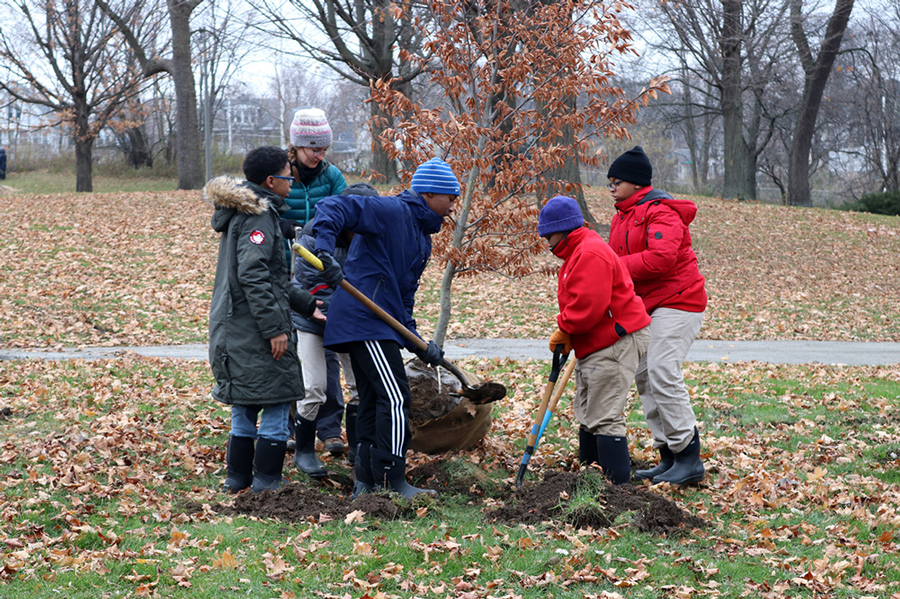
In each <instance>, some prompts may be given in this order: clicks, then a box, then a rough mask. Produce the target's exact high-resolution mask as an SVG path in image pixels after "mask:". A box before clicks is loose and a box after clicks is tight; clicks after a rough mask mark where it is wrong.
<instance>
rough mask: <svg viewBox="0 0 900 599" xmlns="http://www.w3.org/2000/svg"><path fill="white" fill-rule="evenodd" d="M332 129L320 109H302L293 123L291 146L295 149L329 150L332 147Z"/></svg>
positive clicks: (296, 114)
mask: <svg viewBox="0 0 900 599" xmlns="http://www.w3.org/2000/svg"><path fill="white" fill-rule="evenodd" d="M331 141H332V135H331V127H330V126H328V119H327V118H325V113H324V112H322V111H321V110H319V109H318V108H301V109H300V110H298V111H297V112H295V113H294V120H293V121H292V122H291V145H292V146H294V147H295V148H327V147H329V146H330V145H331Z"/></svg>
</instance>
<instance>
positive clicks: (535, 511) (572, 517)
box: [488, 472, 705, 534]
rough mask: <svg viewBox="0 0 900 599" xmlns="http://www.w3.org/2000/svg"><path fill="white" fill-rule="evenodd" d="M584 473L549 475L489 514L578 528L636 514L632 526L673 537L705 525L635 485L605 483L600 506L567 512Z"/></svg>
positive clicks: (491, 516) (602, 524) (490, 516)
mask: <svg viewBox="0 0 900 599" xmlns="http://www.w3.org/2000/svg"><path fill="white" fill-rule="evenodd" d="M583 476H584V475H583V474H582V473H581V472H548V473H547V476H546V477H545V478H544V481H543V482H541V483H540V484H537V485H530V486H527V487H523V488H522V489H518V490H516V491H515V492H514V493H513V494H512V497H511V500H510V502H509V503H507V504H506V505H504V506H502V507H500V508H499V509H496V510H494V511H493V512H490V513H489V514H488V518H492V519H496V520H500V521H503V522H511V523H515V522H521V523H524V524H537V523H539V522H546V521H548V520H563V521H565V522H569V523H571V524H573V525H574V526H577V527H588V526H590V527H592V528H601V527H606V526H610V525H611V524H612V523H613V522H615V520H616V518H617V517H618V516H619V514H622V513H625V512H634V513H635V517H634V520H633V521H632V525H633V526H634V527H635V528H636V529H637V530H640V531H642V532H649V533H653V534H671V533H673V532H679V531H686V530H690V529H693V528H700V527H703V526H705V523H704V522H703V520H702V519H701V518H697V517H695V516H690V515H688V514H687V513H685V512H684V511H683V510H682V509H681V508H679V507H678V506H677V505H676V504H675V503H674V502H673V501H671V500H669V499H667V498H665V497H662V496H660V495H657V494H655V493H653V492H651V491H648V490H647V489H646V488H644V487H638V486H632V485H619V486H613V485H610V484H608V483H606V482H605V481H604V482H603V483H602V487H601V493H600V496H599V497H598V498H597V503H596V505H590V506H582V507H579V508H576V509H574V510H567V509H566V505H567V503H568V501H569V500H570V499H572V498H574V497H575V494H576V493H577V492H578V489H579V486H580V485H581V484H582V483H583V481H582V477H583Z"/></svg>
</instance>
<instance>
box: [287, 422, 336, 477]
mask: <svg viewBox="0 0 900 599" xmlns="http://www.w3.org/2000/svg"><path fill="white" fill-rule="evenodd" d="M294 431H295V434H296V436H297V446H296V447H295V448H294V460H293V461H294V466H296V467H297V469H298V470H300V472H305V473H306V474H307V475H309V476H311V477H313V478H324V477H326V476H328V470H326V469H325V466H323V465H322V462H320V461H319V456H317V455H316V422H315V420H307V419H305V418H300V417H299V416H298V417H297V426H295V427H294Z"/></svg>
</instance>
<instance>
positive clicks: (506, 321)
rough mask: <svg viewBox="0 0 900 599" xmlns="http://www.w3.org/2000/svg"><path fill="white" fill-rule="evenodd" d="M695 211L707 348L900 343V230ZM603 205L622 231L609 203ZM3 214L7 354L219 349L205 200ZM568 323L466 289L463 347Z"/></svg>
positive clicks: (462, 293)
mask: <svg viewBox="0 0 900 599" xmlns="http://www.w3.org/2000/svg"><path fill="white" fill-rule="evenodd" d="M691 199H693V200H695V201H696V202H697V204H698V205H699V213H698V216H697V219H696V221H695V222H694V223H693V224H692V226H691V232H692V235H693V239H694V247H695V249H696V251H697V255H698V257H699V261H700V269H701V272H702V273H703V274H704V275H705V276H706V278H707V284H708V291H709V297H710V304H709V309H708V311H707V315H706V319H705V321H704V325H703V329H702V331H701V338H706V339H735V340H743V339H819V340H841V341H846V340H866V341H898V340H900V318H898V314H900V294H898V293H897V290H898V289H900V260H898V259H897V256H898V255H900V218H898V217H884V216H874V215H863V214H856V213H850V212H838V211H833V210H822V209H797V208H789V207H784V206H773V205H765V204H757V203H752V202H736V201H727V200H721V199H715V198H691ZM589 203H590V205H591V207H592V211H593V213H594V215H595V217H596V218H597V219H598V221H599V222H601V223H604V222H609V221H610V220H611V218H612V214H613V210H612V206H611V203H610V202H609V199H608V198H607V197H606V194H602V193H600V192H594V194H593V195H592V196H591V197H590V198H589ZM0 210H2V212H3V214H4V217H5V218H4V219H3V221H2V222H0V232H2V234H3V237H4V239H6V240H7V241H6V243H4V244H3V245H2V246H0V263H2V264H3V286H2V288H0V347H8V348H13V347H15V348H23V347H51V348H61V347H77V346H87V345H90V346H97V345H101V346H112V345H126V346H128V345H155V344H173V343H198V342H205V341H206V339H207V326H208V320H207V318H208V312H209V299H210V297H211V293H212V282H213V277H214V271H215V263H216V253H217V249H218V236H217V235H216V234H215V233H214V232H213V231H212V229H211V228H210V226H209V220H210V216H211V214H212V206H211V205H210V204H208V203H206V202H204V201H203V200H202V199H201V197H200V193H199V192H188V191H184V192H167V193H118V194H59V195H6V196H0ZM540 264H542V265H546V266H548V267H550V268H551V269H552V268H556V267H557V266H558V261H557V260H556V258H554V257H552V256H550V255H549V253H548V254H547V255H545V256H543V257H542V258H541V259H540ZM441 275H442V272H441V269H440V264H439V260H432V262H431V264H430V265H429V267H428V269H427V270H426V275H425V277H424V279H423V281H422V285H421V288H420V291H419V294H418V297H417V307H416V317H417V319H418V320H419V322H420V324H421V330H422V331H423V333H424V334H426V335H427V334H429V333H430V329H431V327H432V326H433V323H434V322H435V321H436V319H437V314H438V309H439V306H438V301H437V300H438V289H439V285H440V279H441ZM555 314H556V280H555V277H554V276H548V275H532V276H528V277H525V278H522V279H518V280H514V279H507V278H503V277H500V276H498V275H490V274H482V275H478V276H474V277H460V278H457V279H456V280H455V282H454V286H453V313H452V317H451V320H450V326H449V336H450V337H456V338H464V337H538V338H543V337H546V336H549V334H550V333H551V332H552V331H553V329H554V327H555V324H554V323H555V320H554V316H555Z"/></svg>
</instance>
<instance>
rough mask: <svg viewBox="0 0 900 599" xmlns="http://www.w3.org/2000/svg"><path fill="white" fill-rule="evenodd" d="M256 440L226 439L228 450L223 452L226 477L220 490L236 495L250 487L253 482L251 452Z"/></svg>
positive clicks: (244, 438)
mask: <svg viewBox="0 0 900 599" xmlns="http://www.w3.org/2000/svg"><path fill="white" fill-rule="evenodd" d="M255 444H256V440H255V439H254V438H253V437H235V436H234V435H231V436H230V437H228V449H226V450H225V466H226V468H227V469H228V477H227V478H226V479H225V484H224V485H223V488H222V490H223V491H226V492H228V493H238V492H240V491H243V490H244V489H247V488H249V487H250V484H251V483H252V482H253V450H254V446H255Z"/></svg>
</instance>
